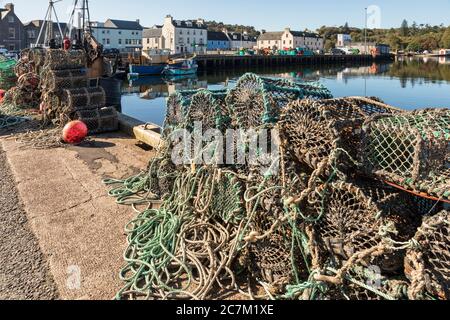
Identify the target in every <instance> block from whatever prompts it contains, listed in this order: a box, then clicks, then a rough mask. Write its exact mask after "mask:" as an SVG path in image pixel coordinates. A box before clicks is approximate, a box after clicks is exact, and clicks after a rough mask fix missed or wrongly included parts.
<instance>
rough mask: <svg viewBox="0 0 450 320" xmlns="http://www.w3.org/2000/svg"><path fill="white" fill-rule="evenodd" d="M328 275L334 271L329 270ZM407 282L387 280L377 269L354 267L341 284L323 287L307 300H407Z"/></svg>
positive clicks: (334, 272) (311, 294)
mask: <svg viewBox="0 0 450 320" xmlns="http://www.w3.org/2000/svg"><path fill="white" fill-rule="evenodd" d="M328 272H329V274H330V275H335V274H336V271H335V270H332V269H330V270H329V271H328ZM408 287H409V282H408V281H407V279H403V278H401V277H400V278H398V279H396V278H388V277H386V276H384V275H382V274H381V273H380V272H379V270H378V269H377V268H374V267H372V268H364V267H356V268H354V269H352V270H350V271H349V272H348V273H347V275H346V276H345V277H344V279H343V281H342V284H340V285H333V284H326V285H323V286H322V287H321V288H320V289H319V290H317V291H316V292H314V293H310V292H308V293H307V294H309V295H310V296H309V297H308V299H311V298H314V299H316V300H351V301H354V300H361V301H372V300H407V298H408Z"/></svg>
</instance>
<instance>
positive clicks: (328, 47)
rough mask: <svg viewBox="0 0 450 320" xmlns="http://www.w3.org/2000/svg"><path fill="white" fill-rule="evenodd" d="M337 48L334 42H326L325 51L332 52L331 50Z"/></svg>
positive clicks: (328, 40)
mask: <svg viewBox="0 0 450 320" xmlns="http://www.w3.org/2000/svg"><path fill="white" fill-rule="evenodd" d="M334 47H335V44H334V43H333V41H331V40H330V39H327V40H326V41H325V51H327V52H328V51H330V50H331V49H333V48H334Z"/></svg>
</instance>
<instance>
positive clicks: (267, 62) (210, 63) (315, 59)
mask: <svg viewBox="0 0 450 320" xmlns="http://www.w3.org/2000/svg"><path fill="white" fill-rule="evenodd" d="M391 59H392V57H391V56H375V57H374V56H372V55H314V56H282V55H274V56H265V55H252V56H238V55H198V56H197V58H196V60H197V63H198V65H199V68H200V69H201V70H204V71H205V70H208V69H209V68H214V69H228V68H236V67H258V66H262V67H265V66H283V65H325V64H337V63H349V62H354V63H357V62H362V63H364V62H366V63H367V62H375V61H386V60H391Z"/></svg>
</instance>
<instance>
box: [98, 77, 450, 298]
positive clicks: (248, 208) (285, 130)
mask: <svg viewBox="0 0 450 320" xmlns="http://www.w3.org/2000/svg"><path fill="white" fill-rule="evenodd" d="M448 121H449V111H448V110H446V109H428V110H423V111H414V112H406V111H402V110H399V109H397V108H394V107H392V106H389V105H386V104H385V103H383V102H382V101H380V100H379V99H376V98H365V97H349V98H340V99H333V97H332V96H331V93H330V92H329V91H328V90H327V89H326V88H325V87H323V86H322V85H320V84H318V83H294V82H290V81H286V80H281V79H267V78H262V77H259V76H257V75H254V74H246V75H244V76H243V77H242V78H241V79H240V80H239V81H238V82H237V85H236V87H235V88H233V89H231V90H221V91H208V90H198V91H182V92H177V93H176V94H173V95H171V96H170V97H169V99H168V103H167V116H166V122H165V126H164V128H163V129H164V130H163V136H162V137H163V139H162V143H161V146H160V148H159V150H158V155H157V157H156V158H155V159H152V160H151V161H150V163H149V166H148V170H147V171H146V172H143V173H141V174H139V175H137V176H134V177H130V178H129V179H127V180H123V181H122V180H120V181H118V180H106V181H105V183H107V184H109V185H111V186H112V189H111V191H110V195H111V196H114V197H116V198H117V201H118V203H120V204H124V205H132V206H133V207H134V209H136V210H137V211H139V212H140V213H139V214H138V216H137V217H136V219H135V220H133V221H132V222H131V223H130V224H129V225H128V226H127V234H128V238H127V240H128V248H127V250H126V252H125V260H126V263H125V266H124V268H123V270H122V271H121V272H120V277H121V279H122V280H123V281H124V287H123V289H122V290H120V292H119V293H118V294H117V298H118V299H215V298H223V297H226V296H229V295H230V294H235V295H236V297H237V298H249V299H268V298H271V299H272V298H273V299H305V300H322V299H355V300H372V299H389V300H390V299H448V298H449V271H450V270H449V269H450V248H449V246H450V243H449V237H448V226H449V212H448V211H445V209H444V205H443V204H444V203H445V201H447V200H448V192H449V183H448V175H447V171H448V168H449V163H448V161H449V159H450V155H449V148H448V144H449V141H450V135H449V132H448V128H449V126H448V123H449V122H448Z"/></svg>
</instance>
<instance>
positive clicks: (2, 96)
mask: <svg viewBox="0 0 450 320" xmlns="http://www.w3.org/2000/svg"><path fill="white" fill-rule="evenodd" d="M5 94H6V91H5V90H2V89H0V103H1V102H2V101H3V98H4V97H5Z"/></svg>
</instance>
